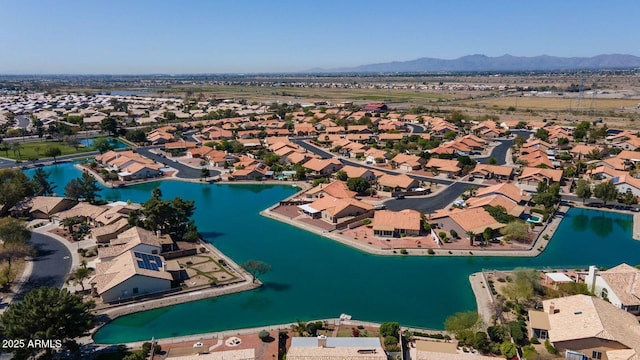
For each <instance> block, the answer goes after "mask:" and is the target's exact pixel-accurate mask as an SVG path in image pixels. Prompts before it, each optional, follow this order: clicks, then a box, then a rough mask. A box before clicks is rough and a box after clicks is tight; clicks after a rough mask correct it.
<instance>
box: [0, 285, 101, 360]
mask: <svg viewBox="0 0 640 360" xmlns="http://www.w3.org/2000/svg"><path fill="white" fill-rule="evenodd" d="M94 307H95V304H94V303H93V301H90V302H83V300H82V296H80V295H73V294H71V293H70V292H69V291H68V290H66V289H57V288H48V287H41V288H39V289H37V290H32V291H30V292H29V293H27V294H26V296H25V297H24V300H23V301H21V302H16V303H12V304H11V305H10V306H9V308H7V310H6V311H5V312H4V313H3V314H2V315H1V316H0V325H1V326H2V332H3V336H4V337H6V338H9V339H25V340H26V341H28V340H35V339H39V340H44V339H58V340H61V341H62V343H63V346H64V347H72V346H73V345H75V346H77V344H76V343H75V341H74V340H73V339H75V338H78V337H81V336H86V335H87V334H88V332H89V330H91V329H92V328H93V326H94V317H93V315H92V314H91V310H92V309H93V308H94ZM42 350H43V349H38V348H29V347H26V346H25V347H21V348H19V349H14V351H13V354H14V356H15V357H16V358H27V357H29V356H34V355H35V354H37V353H39V352H41V351H42ZM45 351H46V352H47V354H48V356H50V355H51V350H50V349H45Z"/></svg>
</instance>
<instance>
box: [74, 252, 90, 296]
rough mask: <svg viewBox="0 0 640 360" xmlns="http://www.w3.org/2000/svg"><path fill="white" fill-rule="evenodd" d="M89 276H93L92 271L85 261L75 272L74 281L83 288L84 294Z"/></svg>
mask: <svg viewBox="0 0 640 360" xmlns="http://www.w3.org/2000/svg"><path fill="white" fill-rule="evenodd" d="M89 275H91V269H89V268H88V267H87V262H86V261H84V260H83V261H82V263H80V266H79V267H78V268H77V269H76V270H75V271H74V272H73V281H74V283H75V284H78V285H80V286H81V287H82V292H84V280H85V279H87V278H88V277H89Z"/></svg>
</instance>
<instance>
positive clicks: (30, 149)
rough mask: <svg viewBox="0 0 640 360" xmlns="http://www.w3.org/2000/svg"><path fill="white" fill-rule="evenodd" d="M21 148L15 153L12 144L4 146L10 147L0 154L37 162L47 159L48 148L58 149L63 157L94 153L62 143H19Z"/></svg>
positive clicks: (14, 158) (10, 157) (81, 147)
mask: <svg viewBox="0 0 640 360" xmlns="http://www.w3.org/2000/svg"><path fill="white" fill-rule="evenodd" d="M19 144H20V148H19V149H16V150H15V151H14V150H13V149H11V144H9V143H7V144H3V145H8V147H7V150H6V151H3V152H0V156H4V157H7V158H9V159H13V160H22V161H27V160H37V159H42V158H46V156H45V155H44V153H45V152H46V151H47V149H48V148H51V147H54V146H55V147H57V148H58V149H60V151H61V152H62V155H72V154H81V153H85V152H89V151H93V150H92V149H87V148H86V147H83V146H80V147H78V148H77V149H76V148H74V147H73V146H69V145H67V144H65V143H64V142H62V141H39V142H23V143H19Z"/></svg>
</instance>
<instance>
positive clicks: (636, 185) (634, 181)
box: [611, 174, 640, 197]
mask: <svg viewBox="0 0 640 360" xmlns="http://www.w3.org/2000/svg"><path fill="white" fill-rule="evenodd" d="M611 181H613V183H614V184H615V186H616V189H618V192H619V193H621V194H626V193H631V194H633V195H635V196H636V197H638V196H640V179H638V178H634V177H632V176H631V175H628V174H625V175H622V176H616V177H614V178H612V179H611Z"/></svg>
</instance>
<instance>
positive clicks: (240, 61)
mask: <svg viewBox="0 0 640 360" xmlns="http://www.w3.org/2000/svg"><path fill="white" fill-rule="evenodd" d="M0 14H1V16H0V74H149V73H168V74H174V73H175V74H179V73H237V72H241V73H255V72H289V71H304V70H308V69H311V68H315V67H321V68H338V67H350V66H357V65H364V64H372V63H380V62H388V61H404V60H413V59H417V58H420V57H435V58H444V59H453V58H457V57H460V56H464V55H470V54H485V55H488V56H500V55H503V54H511V55H516V56H535V55H543V54H546V55H553V56H593V55H598V54H611V53H618V54H632V55H640V21H639V20H638V16H639V15H640V0H620V1H616V0H613V1H606V0H598V1H592V0H530V1H520V0H495V1H494V0H432V1H427V0H393V1H392V0H385V1H382V0H313V1H312V0H261V1H258V0H226V1H223V0H202V1H199V0H191V1H190V0H181V1H178V0H57V1H49V0H0Z"/></svg>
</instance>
